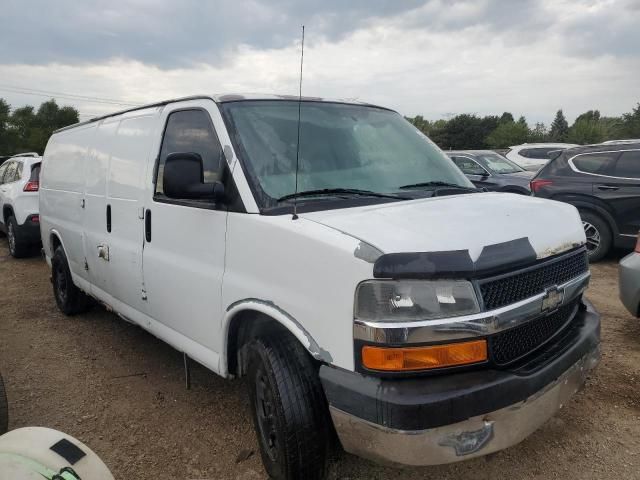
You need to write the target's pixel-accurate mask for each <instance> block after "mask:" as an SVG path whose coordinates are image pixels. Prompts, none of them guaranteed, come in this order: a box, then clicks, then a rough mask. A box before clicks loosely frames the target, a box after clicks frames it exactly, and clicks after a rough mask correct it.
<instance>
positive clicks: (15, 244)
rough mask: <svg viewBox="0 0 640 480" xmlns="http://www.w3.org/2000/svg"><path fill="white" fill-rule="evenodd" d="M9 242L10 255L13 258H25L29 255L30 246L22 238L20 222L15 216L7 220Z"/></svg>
mask: <svg viewBox="0 0 640 480" xmlns="http://www.w3.org/2000/svg"><path fill="white" fill-rule="evenodd" d="M7 241H8V243H9V253H10V254H11V256H12V257H13V258H23V257H26V256H27V255H28V254H29V244H28V243H26V242H24V241H23V240H22V239H21V238H20V234H19V233H18V222H16V219H15V217H13V216H11V217H9V219H8V220H7Z"/></svg>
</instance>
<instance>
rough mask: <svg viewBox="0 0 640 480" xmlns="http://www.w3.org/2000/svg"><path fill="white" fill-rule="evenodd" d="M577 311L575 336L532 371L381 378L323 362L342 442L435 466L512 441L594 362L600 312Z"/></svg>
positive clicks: (563, 397) (579, 382)
mask: <svg viewBox="0 0 640 480" xmlns="http://www.w3.org/2000/svg"><path fill="white" fill-rule="evenodd" d="M577 315H578V316H579V318H577V319H576V320H577V321H578V322H577V323H578V324H579V325H580V327H579V332H578V333H577V335H576V337H575V338H573V337H572V340H571V342H570V343H569V344H563V345H560V344H556V345H553V346H550V347H549V348H548V349H547V350H545V351H544V352H542V353H541V354H539V356H540V357H541V361H540V365H538V366H537V367H536V368H535V369H524V370H522V369H520V370H513V371H504V370H479V371H471V372H462V373H454V374H451V375H441V376H434V377H423V378H412V379H381V378H376V377H369V376H362V375H359V374H355V373H352V372H345V371H343V370H338V369H334V368H330V367H326V366H323V367H322V368H321V371H320V376H321V379H322V382H323V386H324V388H325V393H326V395H327V399H328V401H329V406H330V411H331V415H332V418H333V422H334V425H335V428H336V431H337V433H338V436H339V438H340V441H341V442H342V445H343V447H344V448H345V450H347V451H348V452H351V453H354V454H356V455H359V456H362V457H365V458H369V459H371V460H375V461H379V462H383V463H399V464H404V465H437V464H444V463H451V462H456V461H460V460H466V459H468V458H473V457H476V456H481V455H486V454H488V453H492V452H496V451H498V450H502V449H504V448H507V447H509V446H512V445H515V444H517V443H518V442H520V441H522V440H523V439H524V438H526V437H527V436H528V435H530V434H531V433H532V432H534V431H535V430H536V429H537V428H539V427H540V426H541V425H542V424H544V423H545V422H546V421H547V420H548V419H549V418H550V417H551V416H553V415H554V414H555V413H556V412H557V411H558V410H559V409H560V408H562V406H563V405H565V404H566V403H567V401H568V400H569V398H570V397H571V396H572V395H573V394H574V393H575V392H576V391H577V390H579V389H580V388H581V387H582V386H583V384H584V382H585V378H586V376H587V374H588V372H589V371H591V370H592V369H593V368H594V367H595V366H596V365H597V363H598V360H599V357H600V317H599V315H598V314H597V313H596V312H595V310H594V309H593V307H591V305H590V304H588V303H586V304H585V305H584V306H583V307H582V308H581V310H580V311H579V312H578V314H577ZM554 349H555V350H554Z"/></svg>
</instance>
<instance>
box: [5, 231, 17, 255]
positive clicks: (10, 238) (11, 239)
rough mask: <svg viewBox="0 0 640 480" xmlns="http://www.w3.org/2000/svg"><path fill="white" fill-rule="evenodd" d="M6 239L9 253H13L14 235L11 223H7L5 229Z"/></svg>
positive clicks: (14, 247) (14, 245)
mask: <svg viewBox="0 0 640 480" xmlns="http://www.w3.org/2000/svg"><path fill="white" fill-rule="evenodd" d="M7 240H8V241H9V253H11V255H14V254H15V253H16V237H15V234H14V231H13V224H12V223H10V224H9V229H8V231H7Z"/></svg>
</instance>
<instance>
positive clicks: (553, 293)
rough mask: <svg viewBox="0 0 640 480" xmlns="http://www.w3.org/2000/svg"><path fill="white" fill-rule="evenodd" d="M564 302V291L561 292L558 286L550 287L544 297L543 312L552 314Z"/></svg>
mask: <svg viewBox="0 0 640 480" xmlns="http://www.w3.org/2000/svg"><path fill="white" fill-rule="evenodd" d="M563 300H564V290H560V289H559V288H558V287H557V286H553V287H549V288H547V289H546V290H545V292H544V297H542V311H543V312H550V311H551V310H555V309H556V308H558V307H559V306H560V305H561V304H562V301H563Z"/></svg>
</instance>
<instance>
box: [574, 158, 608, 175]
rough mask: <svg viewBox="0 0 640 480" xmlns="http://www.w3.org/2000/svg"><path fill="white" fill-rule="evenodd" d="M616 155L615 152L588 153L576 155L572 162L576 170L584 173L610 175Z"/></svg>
mask: <svg viewBox="0 0 640 480" xmlns="http://www.w3.org/2000/svg"><path fill="white" fill-rule="evenodd" d="M616 156H617V153H593V154H589V155H578V156H577V157H575V158H574V159H573V164H574V165H575V166H576V168H577V169H578V170H580V171H581V172H584V173H595V174H598V175H610V174H611V170H612V166H613V162H614V160H615V157H616Z"/></svg>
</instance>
